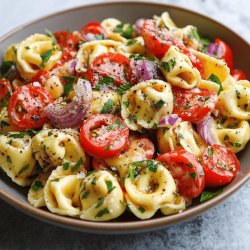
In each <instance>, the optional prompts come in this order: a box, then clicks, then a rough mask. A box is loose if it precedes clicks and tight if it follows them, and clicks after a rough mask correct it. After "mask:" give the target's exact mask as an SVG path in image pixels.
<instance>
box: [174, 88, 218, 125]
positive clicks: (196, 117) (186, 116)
mask: <svg viewBox="0 0 250 250" xmlns="http://www.w3.org/2000/svg"><path fill="white" fill-rule="evenodd" d="M173 94H174V109H173V113H174V114H178V116H179V117H180V118H182V119H183V120H184V121H190V122H192V123H194V122H198V121H200V120H201V119H203V118H204V117H205V116H206V115H207V114H209V113H210V112H212V111H213V110H214V109H215V106H216V103H217V99H218V96H217V94H216V93H215V92H214V91H210V90H206V89H199V88H193V89H182V88H178V87H174V88H173Z"/></svg>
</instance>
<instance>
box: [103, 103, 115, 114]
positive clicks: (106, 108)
mask: <svg viewBox="0 0 250 250" xmlns="http://www.w3.org/2000/svg"><path fill="white" fill-rule="evenodd" d="M114 106H115V103H114V101H113V100H112V99H108V101H106V102H105V103H104V105H103V107H102V110H101V114H110V113H112V111H113V107H114Z"/></svg>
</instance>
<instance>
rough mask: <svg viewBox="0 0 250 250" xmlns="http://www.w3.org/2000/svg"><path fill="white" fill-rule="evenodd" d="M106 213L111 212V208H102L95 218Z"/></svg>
mask: <svg viewBox="0 0 250 250" xmlns="http://www.w3.org/2000/svg"><path fill="white" fill-rule="evenodd" d="M105 214H109V210H108V209H107V208H104V209H102V210H100V211H99V212H98V213H97V214H96V216H95V218H99V217H102V216H103V215H105Z"/></svg>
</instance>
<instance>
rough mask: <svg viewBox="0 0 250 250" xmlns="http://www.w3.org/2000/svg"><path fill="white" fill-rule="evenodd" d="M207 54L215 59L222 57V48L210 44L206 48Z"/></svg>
mask: <svg viewBox="0 0 250 250" xmlns="http://www.w3.org/2000/svg"><path fill="white" fill-rule="evenodd" d="M207 54H208V55H210V56H214V57H216V58H221V57H222V55H223V48H222V47H221V46H220V45H219V44H217V43H210V44H209V45H208V47H207Z"/></svg>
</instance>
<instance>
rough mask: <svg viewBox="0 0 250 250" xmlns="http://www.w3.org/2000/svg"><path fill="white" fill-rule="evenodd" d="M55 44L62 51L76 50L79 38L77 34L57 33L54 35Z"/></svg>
mask: <svg viewBox="0 0 250 250" xmlns="http://www.w3.org/2000/svg"><path fill="white" fill-rule="evenodd" d="M54 36H55V38H56V42H57V44H58V45H59V46H60V48H62V49H69V50H76V49H77V46H78V44H79V42H80V36H79V35H78V34H74V33H70V32H66V31H57V32H55V33H54Z"/></svg>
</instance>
